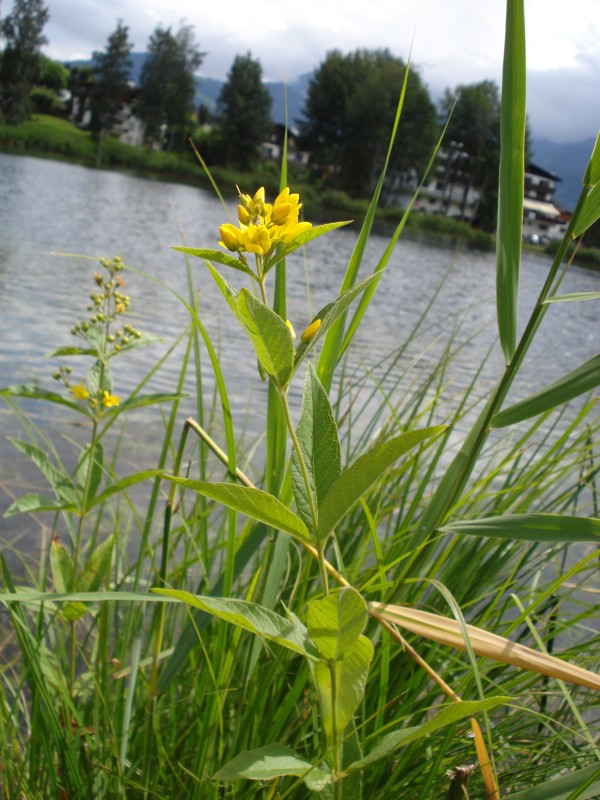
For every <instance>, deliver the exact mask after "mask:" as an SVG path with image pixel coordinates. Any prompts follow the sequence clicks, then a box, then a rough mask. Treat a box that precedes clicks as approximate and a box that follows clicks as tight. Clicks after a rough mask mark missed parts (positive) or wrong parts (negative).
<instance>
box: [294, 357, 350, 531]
mask: <svg viewBox="0 0 600 800" xmlns="http://www.w3.org/2000/svg"><path fill="white" fill-rule="evenodd" d="M296 435H297V437H298V442H299V444H300V449H301V451H302V457H303V459H304V464H305V465H306V469H307V472H308V476H309V480H310V486H311V492H312V495H313V498H314V502H315V506H318V504H319V502H320V501H321V500H322V499H323V498H324V497H325V495H326V494H327V492H328V490H329V487H330V486H331V484H332V483H333V481H335V480H336V478H339V476H340V473H341V471H342V459H341V454H340V442H339V439H338V431H337V425H336V424H335V419H334V417H333V411H332V408H331V403H330V402H329V398H328V396H327V393H326V392H325V389H323V387H322V386H321V383H320V381H319V379H318V378H317V376H316V374H315V371H314V369H313V367H312V364H310V363H309V364H308V367H307V370H306V380H305V383H304V397H303V400H302V413H301V415H300V421H299V423H298V428H297V430H296ZM291 476H292V486H293V489H294V497H295V498H296V506H297V507H298V515H299V516H300V517H301V518H302V519H303V520H304V522H305V523H306V525H307V527H308V528H309V529H310V530H313V527H314V526H313V520H312V515H311V511H310V505H309V502H308V496H307V490H306V485H305V482H304V478H303V475H302V471H301V468H300V461H299V459H298V455H297V454H296V451H295V450H293V451H292V463H291ZM314 532H315V533H316V531H314Z"/></svg>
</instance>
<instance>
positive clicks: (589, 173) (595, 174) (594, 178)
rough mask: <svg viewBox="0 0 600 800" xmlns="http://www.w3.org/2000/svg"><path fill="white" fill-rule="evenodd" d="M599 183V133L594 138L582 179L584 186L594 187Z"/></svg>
mask: <svg viewBox="0 0 600 800" xmlns="http://www.w3.org/2000/svg"><path fill="white" fill-rule="evenodd" d="M599 181H600V133H599V134H598V136H597V137H596V143H595V144H594V149H593V151H592V155H591V156H590V160H589V162H588V165H587V168H586V171H585V175H584V177H583V185H584V186H595V185H596V184H597V183H598V182H599Z"/></svg>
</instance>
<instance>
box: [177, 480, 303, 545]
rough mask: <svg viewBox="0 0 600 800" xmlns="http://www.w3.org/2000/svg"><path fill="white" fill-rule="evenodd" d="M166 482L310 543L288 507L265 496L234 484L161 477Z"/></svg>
mask: <svg viewBox="0 0 600 800" xmlns="http://www.w3.org/2000/svg"><path fill="white" fill-rule="evenodd" d="M163 477H164V478H165V480H169V481H174V482H175V483H178V484H179V485H180V486H184V487H185V488H186V489H191V490H192V491H193V492H197V493H198V494H201V495H203V496H204V497H210V498H212V499H213V500H216V501H217V502H218V503H222V504H223V505H224V506H227V507H228V508H234V509H235V510H236V511H241V512H242V514H246V515H247V516H248V517H252V518H253V519H257V520H259V521H260V522H264V523H265V524H266V525H270V526H271V527H272V528H275V529H276V530H279V531H283V532H284V533H289V534H290V535H291V536H293V537H294V538H296V539H300V540H301V541H304V542H309V541H310V534H309V532H308V529H307V527H306V525H305V524H304V522H302V520H301V519H300V517H297V516H296V514H294V512H293V511H290V509H289V508H288V507H287V506H284V504H283V503H282V502H281V501H280V500H278V499H277V498H276V497H274V496H273V495H271V494H268V493H267V492H262V491H261V490H260V489H251V488H249V487H247V486H238V485H237V484H235V483H212V482H210V481H194V480H190V479H189V478H174V477H173V476H171V475H163Z"/></svg>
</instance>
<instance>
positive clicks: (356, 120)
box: [301, 50, 438, 195]
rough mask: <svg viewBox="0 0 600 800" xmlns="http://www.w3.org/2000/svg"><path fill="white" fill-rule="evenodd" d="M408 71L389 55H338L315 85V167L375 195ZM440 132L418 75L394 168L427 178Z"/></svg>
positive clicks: (305, 132)
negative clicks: (424, 172)
mask: <svg viewBox="0 0 600 800" xmlns="http://www.w3.org/2000/svg"><path fill="white" fill-rule="evenodd" d="M405 72H406V65H405V64H404V62H403V61H402V59H400V58H397V57H395V56H393V55H392V54H391V53H390V52H389V51H388V50H375V51H373V50H357V51H356V52H354V53H350V54H347V55H343V54H342V53H340V52H339V51H333V52H331V53H329V54H328V55H327V58H326V59H325V61H324V62H323V64H321V66H320V67H319V69H318V70H317V72H316V74H315V76H314V78H313V80H312V82H311V84H310V86H309V91H308V96H307V100H306V104H305V107H304V117H305V119H304V121H302V122H301V134H302V140H303V147H305V148H306V149H308V150H309V151H310V152H311V161H312V164H313V166H314V167H315V168H317V169H318V170H319V171H320V172H321V173H322V174H326V175H328V177H329V181H330V182H331V183H333V184H335V185H337V186H339V187H340V188H342V189H345V190H347V191H348V192H350V193H351V194H354V195H367V194H369V193H370V192H371V190H372V188H373V185H374V182H375V180H376V178H377V175H378V173H379V171H380V169H381V168H382V167H383V161H384V159H385V154H386V151H387V147H388V143H389V138H390V134H391V131H392V126H393V123H394V117H395V114H396V108H397V104H398V98H399V95H400V91H401V88H402V83H403V80H404V76H405ZM437 132H438V121H437V115H436V111H435V107H434V105H433V103H432V101H431V98H430V96H429V91H428V90H427V87H426V86H425V85H424V84H423V82H422V80H421V78H420V76H419V74H418V72H416V71H415V70H411V72H410V73H409V76H408V88H407V92H406V97H405V101H404V108H403V112H402V119H401V123H400V127H399V129H398V135H397V137H396V143H395V146H394V150H393V153H392V168H393V169H397V170H399V171H404V170H408V169H411V168H415V169H416V170H417V171H420V170H421V169H422V168H423V166H424V165H425V164H426V163H427V160H428V158H429V156H430V155H431V152H432V150H433V148H434V145H435V140H436V136H437Z"/></svg>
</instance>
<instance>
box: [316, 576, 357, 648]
mask: <svg viewBox="0 0 600 800" xmlns="http://www.w3.org/2000/svg"><path fill="white" fill-rule="evenodd" d="M366 624H367V606H366V605H365V601H364V600H363V599H362V597H361V595H360V594H359V593H358V592H357V591H356V589H352V588H350V587H345V588H343V589H341V590H340V591H339V592H333V593H332V594H329V595H327V597H324V598H323V599H322V600H313V601H312V602H311V603H310V605H309V606H308V616H307V626H308V632H309V634H310V637H311V639H312V640H313V642H314V643H315V645H316V646H317V650H318V651H319V655H320V656H321V658H322V659H324V660H325V661H341V660H342V659H343V658H344V657H345V654H346V652H348V651H349V650H351V649H352V648H353V647H354V645H355V644H356V642H357V641H358V639H359V637H360V635H361V633H362V632H363V630H364V628H365V625H366Z"/></svg>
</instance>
